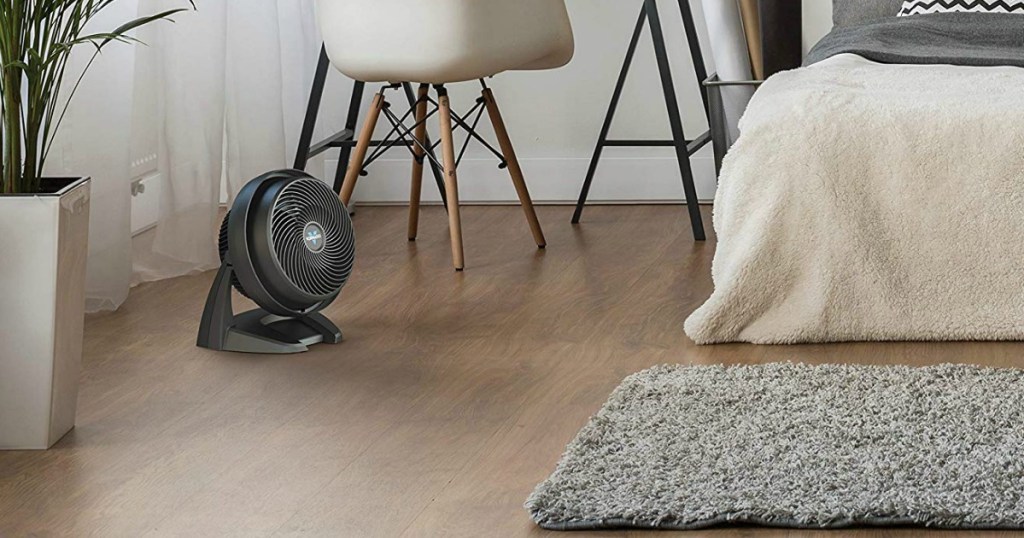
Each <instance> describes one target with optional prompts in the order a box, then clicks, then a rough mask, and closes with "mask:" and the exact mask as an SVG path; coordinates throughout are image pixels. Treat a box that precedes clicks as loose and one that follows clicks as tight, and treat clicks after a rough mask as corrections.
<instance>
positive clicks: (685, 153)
mask: <svg viewBox="0 0 1024 538" xmlns="http://www.w3.org/2000/svg"><path fill="white" fill-rule="evenodd" d="M679 9H680V11H681V13H682V18H683V27H684V29H685V30H686V37H687V41H688V43H689V46H690V54H691V55H692V56H693V62H694V74H695V75H697V82H698V84H701V83H702V82H703V81H704V80H706V79H707V69H706V68H705V67H704V59H703V56H702V54H701V50H700V42H699V40H698V38H697V31H696V27H695V25H694V21H693V13H692V12H691V10H690V6H689V3H688V2H687V1H686V0H679ZM645 23H649V25H650V28H651V38H652V41H653V42H654V53H655V56H656V58H657V61H658V73H659V76H660V78H661V87H662V92H663V93H664V96H665V107H666V108H667V112H668V119H669V125H670V126H671V128H672V139H671V140H646V141H645V140H608V133H609V130H610V129H611V124H612V120H613V119H614V117H615V111H616V109H617V108H618V106H619V99H620V98H621V96H622V89H623V86H624V85H625V82H626V77H627V76H628V74H629V68H630V66H631V64H632V63H633V58H634V56H635V54H636V48H637V44H638V43H639V41H640V35H641V34H642V33H643V28H644V24H645ZM700 91H701V99H702V101H703V105H704V111H705V112H706V113H708V114H709V118H710V110H711V107H710V103H709V96H708V92H707V89H706V88H704V87H703V86H701V88H700ZM710 140H711V135H710V134H709V133H705V134H704V135H701V136H699V137H697V138H695V139H694V140H686V134H685V133H684V132H683V121H682V114H681V113H680V110H679V100H678V98H677V97H676V90H675V83H674V82H673V80H672V69H671V66H670V64H669V60H668V51H667V48H666V45H665V34H664V31H663V29H662V26H661V17H660V16H659V14H658V5H657V2H656V0H644V4H643V7H642V8H641V9H640V17H639V19H638V20H637V23H636V27H635V29H634V30H633V37H632V39H631V40H630V42H629V48H628V49H627V51H626V59H625V60H624V61H623V64H622V70H621V71H620V72H619V78H618V81H617V82H616V84H615V90H614V91H613V92H612V100H611V104H610V105H609V106H608V113H607V114H606V115H605V121H604V124H603V125H602V127H601V134H600V136H599V137H598V140H597V147H595V148H594V155H593V157H592V158H591V161H590V167H589V169H588V170H587V177H586V179H585V180H584V181H583V188H582V189H581V190H580V197H579V200H578V201H577V203H576V211H575V213H574V214H573V218H572V222H573V224H577V223H579V221H580V217H581V216H582V215H583V208H584V207H585V206H586V203H587V197H588V196H589V194H590V187H591V184H592V183H593V181H594V175H595V173H596V171H597V166H598V163H599V162H600V160H601V154H602V152H603V150H604V148H605V147H607V146H626V147H644V146H651V147H672V148H674V149H675V152H676V160H677V161H678V163H679V173H680V175H681V176H682V182H683V191H684V193H685V195H686V206H687V211H688V212H689V216H690V225H691V226H692V228H693V238H694V239H695V240H697V241H704V240H705V238H706V236H705V233H704V222H703V219H702V218H701V214H700V204H699V201H698V200H697V188H696V185H695V184H694V178H693V169H692V167H691V165H690V155H692V154H693V153H694V152H695V151H697V150H699V149H700V148H701V147H703V146H704V145H705V144H707V143H708V142H709V141H710Z"/></svg>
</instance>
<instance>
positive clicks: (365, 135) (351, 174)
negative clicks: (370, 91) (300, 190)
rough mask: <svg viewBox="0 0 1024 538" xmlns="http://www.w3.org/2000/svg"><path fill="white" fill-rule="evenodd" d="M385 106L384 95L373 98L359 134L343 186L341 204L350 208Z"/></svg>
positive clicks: (380, 94)
mask: <svg viewBox="0 0 1024 538" xmlns="http://www.w3.org/2000/svg"><path fill="white" fill-rule="evenodd" d="M383 106H384V95H383V94H382V93H377V94H376V95H374V96H373V103H372V104H371V105H370V111H369V112H368V113H367V114H366V122H365V123H363V130H362V131H361V132H360V133H359V140H357V141H356V147H355V151H354V152H353V153H352V161H351V162H350V163H349V166H348V172H347V173H346V174H345V181H344V183H342V184H341V194H340V195H339V196H340V197H341V203H343V204H345V207H348V205H349V202H351V201H352V192H353V191H355V190H356V180H357V179H359V173H360V172H362V171H363V162H364V161H365V160H366V151H367V150H368V149H369V148H370V142H371V141H372V140H373V130H374V128H375V127H377V118H379V117H380V110H381V108H382V107H383Z"/></svg>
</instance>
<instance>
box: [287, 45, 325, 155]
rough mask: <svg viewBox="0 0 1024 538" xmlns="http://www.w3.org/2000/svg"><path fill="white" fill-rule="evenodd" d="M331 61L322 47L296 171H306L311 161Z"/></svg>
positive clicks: (303, 126) (307, 106) (301, 138)
mask: <svg viewBox="0 0 1024 538" xmlns="http://www.w3.org/2000/svg"><path fill="white" fill-rule="evenodd" d="M329 67H330V60H329V59H328V58H327V48H326V47H320V59H319V60H318V61H317V64H316V74H314V75H313V89H312V90H310V92H309V103H308V104H307V105H306V118H305V120H304V121H303V122H302V133H301V134H300V135H299V149H298V150H297V151H296V153H295V166H293V168H295V169H296V170H305V169H306V163H307V162H308V161H309V148H310V146H311V145H312V144H313V130H314V129H316V117H317V115H318V114H319V113H320V103H321V102H322V101H323V98H324V83H325V82H326V81H327V70H328V68H329Z"/></svg>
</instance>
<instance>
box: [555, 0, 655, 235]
mask: <svg viewBox="0 0 1024 538" xmlns="http://www.w3.org/2000/svg"><path fill="white" fill-rule="evenodd" d="M645 22H647V6H646V5H645V6H644V7H643V8H641V9H640V18H638V19H637V21H636V28H634V29H633V38H632V39H630V41H629V48H628V49H626V59H625V61H623V62H622V70H621V71H619V78H618V80H617V81H616V82H615V90H614V91H613V92H612V101H611V103H610V104H609V105H608V113H607V114H605V117H604V124H603V125H601V135H600V136H599V137H598V138H597V146H596V147H595V148H594V155H593V156H592V157H591V158H590V167H589V168H587V178H586V179H585V180H583V188H582V189H581V190H580V198H579V200H578V201H577V202H576V212H575V213H573V215H572V223H573V224H579V222H580V218H581V217H582V216H583V208H584V207H585V206H586V205H587V197H588V196H590V186H591V184H593V183H594V174H596V173H597V165H598V163H600V162H601V154H602V153H603V152H604V146H605V143H606V142H607V141H608V133H609V131H610V130H611V128H612V120H614V119H615V111H616V110H617V109H618V108H619V99H620V98H621V97H622V88H623V87H624V86H625V85H626V77H628V76H629V68H630V66H631V65H633V56H634V55H635V54H636V47H637V44H638V43H640V34H641V33H643V31H644V23H645Z"/></svg>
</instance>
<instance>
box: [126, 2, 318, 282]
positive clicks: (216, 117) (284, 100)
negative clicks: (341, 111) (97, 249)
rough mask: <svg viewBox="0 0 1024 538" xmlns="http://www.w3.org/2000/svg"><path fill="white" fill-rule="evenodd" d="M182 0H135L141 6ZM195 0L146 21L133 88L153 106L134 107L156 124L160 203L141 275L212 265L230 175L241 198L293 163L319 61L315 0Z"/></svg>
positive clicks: (138, 267)
mask: <svg viewBox="0 0 1024 538" xmlns="http://www.w3.org/2000/svg"><path fill="white" fill-rule="evenodd" d="M180 5H181V2H180V0H139V10H140V12H143V13H152V12H157V11H162V10H165V9H171V8H174V7H176V6H180ZM198 6H199V11H197V12H194V13H184V14H181V15H179V16H178V17H176V19H177V21H178V22H177V23H175V24H157V25H152V26H150V27H147V28H145V29H143V30H142V31H141V32H140V37H141V38H142V40H143V41H145V42H146V43H148V44H149V45H150V46H148V47H144V48H140V49H139V50H138V61H137V62H136V87H135V94H136V96H137V97H138V98H139V100H140V102H142V101H147V102H149V103H150V104H151V105H152V106H151V108H150V107H139V106H137V107H136V121H135V127H134V130H135V132H137V133H139V135H140V137H141V138H145V137H144V134H143V133H142V130H144V129H154V130H155V132H156V143H157V156H158V172H159V178H160V213H159V221H158V223H157V226H156V228H155V233H154V236H153V238H152V242H151V243H149V244H146V243H143V244H141V245H140V244H139V242H137V244H136V258H135V259H136V264H135V278H136V281H146V280H157V279H162V278H168V277H173V276H179V275H182V274H187V273H190V272H196V271H204V270H208V269H212V268H214V267H216V265H217V264H218V259H217V252H216V245H215V242H214V238H215V231H216V229H217V226H218V225H219V224H220V223H219V221H218V217H219V208H220V201H221V182H222V178H226V181H227V191H228V193H229V196H230V197H233V195H234V194H235V193H237V192H238V190H239V189H240V188H241V187H242V185H244V184H245V182H246V181H248V180H249V179H252V178H253V177H256V176H257V175H259V174H260V173H262V172H266V171H269V170H272V169H276V168H282V167H285V166H287V165H288V162H289V161H290V159H289V155H291V153H292V152H293V151H294V149H293V148H294V146H295V143H296V142H295V140H296V139H297V135H296V134H295V133H297V131H298V129H299V125H298V124H299V123H300V122H301V118H302V115H301V114H302V109H303V106H304V103H305V98H304V97H303V94H304V93H308V85H309V80H310V79H311V73H312V70H313V68H314V66H315V62H316V54H317V51H318V44H317V37H316V31H315V21H314V13H313V7H312V1H311V0H221V1H216V2H199V3H198ZM307 73H310V75H308V76H307ZM147 96H148V97H147ZM147 108H149V110H146V109H147ZM140 247H141V248H140Z"/></svg>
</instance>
